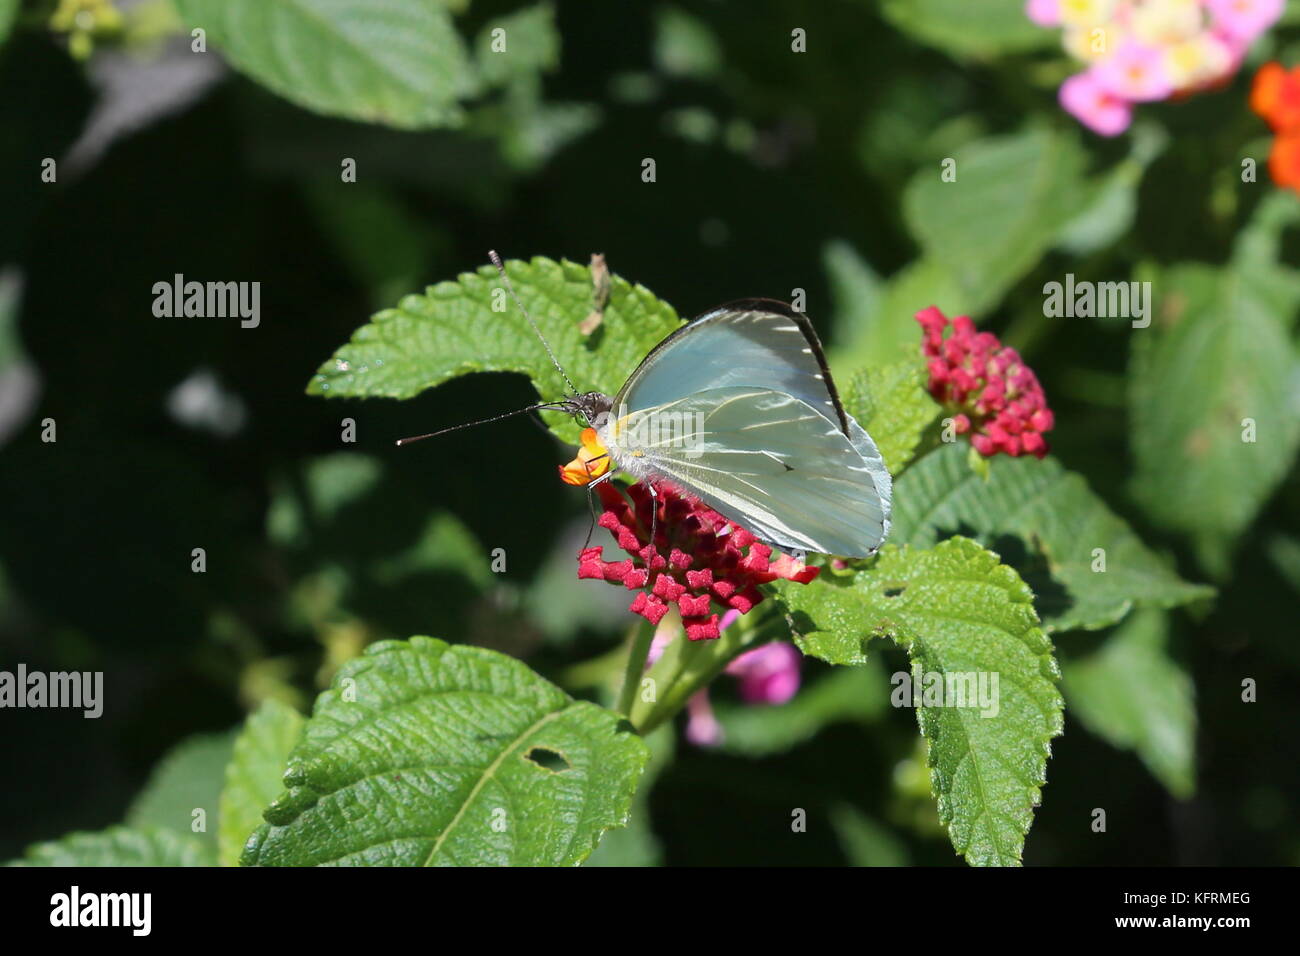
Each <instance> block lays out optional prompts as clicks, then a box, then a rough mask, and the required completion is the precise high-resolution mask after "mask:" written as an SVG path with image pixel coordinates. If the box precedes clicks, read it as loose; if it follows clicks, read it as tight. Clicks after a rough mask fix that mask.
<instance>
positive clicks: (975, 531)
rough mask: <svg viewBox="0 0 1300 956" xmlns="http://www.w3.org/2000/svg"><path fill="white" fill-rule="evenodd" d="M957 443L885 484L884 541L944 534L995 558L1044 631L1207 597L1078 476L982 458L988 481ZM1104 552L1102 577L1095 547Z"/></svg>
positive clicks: (922, 544) (1045, 463)
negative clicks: (1024, 587)
mask: <svg viewBox="0 0 1300 956" xmlns="http://www.w3.org/2000/svg"><path fill="white" fill-rule="evenodd" d="M965 449H966V445H965V444H964V443H954V444H951V445H941V446H940V447H939V448H936V449H935V450H934V451H933V452H931V453H930V454H928V455H926V456H925V457H923V458H921V459H920V460H919V461H917V462H915V463H914V464H913V465H912V467H910V468H909V469H908V470H907V471H906V472H904V474H903V475H902V476H901V477H900V478H899V479H898V482H897V484H896V485H895V486H894V528H893V531H892V540H893V541H894V542H895V543H896V544H908V545H912V546H913V547H917V548H928V547H930V546H932V545H933V544H934V543H935V542H937V541H940V540H942V539H943V538H946V537H948V536H949V535H952V534H964V535H968V536H970V537H973V538H975V539H976V540H978V541H980V543H982V544H984V545H985V546H986V547H989V548H992V549H993V550H994V551H997V552H998V553H999V554H1000V555H1002V559H1003V560H1004V561H1005V562H1006V563H1008V564H1010V565H1011V566H1012V567H1014V568H1016V570H1017V571H1018V572H1019V573H1020V575H1021V577H1023V578H1024V579H1025V580H1026V581H1028V582H1029V583H1030V584H1031V585H1032V586H1033V588H1034V592H1035V599H1036V601H1035V603H1036V605H1037V607H1038V613H1039V615H1040V616H1041V617H1042V618H1043V621H1044V624H1045V626H1046V627H1047V628H1048V629H1049V630H1061V631H1064V630H1070V629H1071V628H1086V629H1089V630H1095V629H1097V628H1102V627H1107V626H1109V625H1111V624H1114V623H1115V622H1116V621H1118V620H1119V619H1120V618H1122V617H1123V616H1124V615H1125V614H1127V613H1128V611H1129V609H1130V608H1132V607H1133V606H1134V605H1135V604H1141V605H1146V606H1154V607H1173V606H1175V605H1178V604H1184V603H1187V602H1189V601H1194V600H1198V599H1203V598H1206V597H1209V596H1210V595H1212V594H1213V593H1214V591H1213V589H1212V588H1209V587H1206V586H1205V585H1199V584H1189V583H1188V582H1186V581H1183V580H1182V579H1181V578H1179V577H1178V575H1177V574H1175V573H1174V572H1173V571H1172V570H1170V568H1169V567H1168V565H1167V564H1166V563H1165V562H1164V561H1163V560H1161V559H1160V558H1159V557H1157V556H1156V555H1155V554H1153V553H1152V552H1151V551H1150V550H1149V549H1148V548H1147V547H1146V546H1145V545H1144V544H1143V543H1142V542H1141V540H1140V539H1139V538H1138V536H1137V535H1136V534H1135V533H1134V532H1133V529H1132V528H1130V527H1129V526H1128V524H1127V523H1126V522H1125V521H1124V520H1123V519H1122V518H1120V517H1119V516H1117V515H1116V514H1115V513H1114V512H1112V511H1111V510H1110V509H1109V508H1108V507H1106V504H1105V502H1103V501H1102V500H1101V499H1100V498H1099V497H1097V495H1095V494H1094V493H1093V492H1092V490H1091V489H1089V488H1088V483H1087V482H1086V481H1085V480H1084V479H1083V477H1082V476H1080V475H1078V474H1075V473H1074V472H1071V471H1067V470H1066V469H1065V468H1063V467H1062V466H1061V464H1060V463H1059V462H1058V461H1056V460H1055V459H1054V458H1051V457H1048V458H1044V459H1043V460H1041V461H1039V460H1038V459H1035V458H1008V457H1006V456H1004V455H999V456H996V457H994V458H992V459H987V460H986V461H987V464H988V467H989V478H988V481H985V480H983V479H982V478H980V477H979V476H978V475H976V474H974V473H972V471H971V470H970V468H969V467H968V466H967V464H966V450H965ZM1098 548H1101V549H1102V550H1103V551H1104V559H1105V564H1104V567H1105V571H1094V570H1093V568H1094V567H1102V566H1103V565H1101V564H1100V563H1099V562H1100V560H1101V558H1100V556H1098V555H1097V554H1096V553H1095V551H1096V549H1098Z"/></svg>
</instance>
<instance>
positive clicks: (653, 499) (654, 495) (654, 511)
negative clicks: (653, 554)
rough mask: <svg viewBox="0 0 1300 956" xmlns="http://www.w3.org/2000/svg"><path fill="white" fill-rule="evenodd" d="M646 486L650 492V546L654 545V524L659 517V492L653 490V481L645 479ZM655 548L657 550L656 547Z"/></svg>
mask: <svg viewBox="0 0 1300 956" xmlns="http://www.w3.org/2000/svg"><path fill="white" fill-rule="evenodd" d="M645 486H646V488H647V489H648V490H649V492H650V547H652V548H654V547H655V526H656V524H657V523H658V519H659V492H657V491H655V485H654V482H653V481H651V480H650V479H648V478H647V479H646V483H645ZM656 550H658V549H657V548H656Z"/></svg>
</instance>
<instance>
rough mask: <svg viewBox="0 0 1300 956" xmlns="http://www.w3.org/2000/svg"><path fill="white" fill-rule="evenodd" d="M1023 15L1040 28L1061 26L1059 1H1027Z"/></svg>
mask: <svg viewBox="0 0 1300 956" xmlns="http://www.w3.org/2000/svg"><path fill="white" fill-rule="evenodd" d="M1025 15H1026V16H1028V17H1029V19H1031V20H1033V21H1034V22H1035V23H1037V24H1038V25H1039V26H1040V27H1056V26H1060V25H1061V0H1028V2H1027V3H1026V4H1025Z"/></svg>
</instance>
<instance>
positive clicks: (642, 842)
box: [582, 724, 677, 866]
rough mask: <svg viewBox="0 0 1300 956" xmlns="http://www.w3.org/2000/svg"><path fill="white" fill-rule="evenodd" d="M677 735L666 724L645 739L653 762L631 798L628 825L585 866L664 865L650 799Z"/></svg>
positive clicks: (604, 840)
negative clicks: (651, 813)
mask: <svg viewBox="0 0 1300 956" xmlns="http://www.w3.org/2000/svg"><path fill="white" fill-rule="evenodd" d="M675 734H676V731H675V730H674V729H673V727H672V725H671V724H666V725H664V726H662V727H660V728H659V729H658V730H655V731H654V732H652V733H651V734H650V736H648V737H647V738H646V746H647V747H648V748H649V749H650V759H649V761H647V763H646V766H645V771H644V772H643V773H642V774H641V782H640V784H639V785H638V786H637V788H636V795H635V796H634V797H633V798H632V811H631V813H630V814H629V815H628V821H627V825H626V826H621V827H616V828H615V829H613V830H608V831H606V833H605V835H604V836H603V837H601V838H600V844H599V845H598V846H597V847H596V849H595V850H594V851H592V854H591V856H589V857H587V859H586V860H584V861H583V864H582V865H583V866H658V865H659V864H660V862H662V857H663V849H662V847H661V846H660V844H659V838H658V837H657V836H656V835H655V831H654V826H653V821H652V819H651V815H650V795H651V793H652V792H653V790H654V785H655V781H657V780H658V779H659V775H660V774H661V773H663V771H664V769H665V768H666V767H668V766H669V765H670V764H671V763H672V762H673V754H674V752H675V750H676V748H677V744H676V737H675V736H674V735H675Z"/></svg>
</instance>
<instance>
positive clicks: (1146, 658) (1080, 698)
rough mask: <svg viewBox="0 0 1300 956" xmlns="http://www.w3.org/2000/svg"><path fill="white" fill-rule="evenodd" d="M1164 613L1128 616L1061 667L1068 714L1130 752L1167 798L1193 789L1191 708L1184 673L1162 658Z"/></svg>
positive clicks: (1165, 628)
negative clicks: (1099, 643)
mask: <svg viewBox="0 0 1300 956" xmlns="http://www.w3.org/2000/svg"><path fill="white" fill-rule="evenodd" d="M1168 633H1169V622H1168V615H1167V614H1166V613H1165V612H1163V611H1155V610H1146V611H1139V612H1138V613H1136V614H1134V615H1132V616H1131V617H1129V618H1128V619H1127V620H1126V621H1125V622H1124V623H1123V624H1121V625H1120V626H1119V627H1118V628H1116V629H1115V631H1114V633H1112V634H1111V635H1110V636H1109V637H1108V638H1107V639H1106V643H1105V644H1103V645H1102V646H1101V648H1100V649H1098V650H1097V651H1096V652H1094V653H1092V654H1090V655H1088V656H1087V657H1084V658H1081V659H1078V660H1070V659H1068V658H1067V659H1065V660H1063V661H1062V662H1061V670H1062V674H1063V677H1062V686H1063V687H1064V688H1065V699H1066V700H1067V701H1068V702H1069V705H1070V713H1071V714H1073V715H1074V716H1076V717H1078V718H1079V720H1080V721H1081V722H1082V723H1083V725H1084V726H1085V727H1087V728H1088V729H1089V730H1091V731H1092V732H1093V733H1095V734H1097V735H1098V736H1099V737H1102V738H1103V739H1105V740H1107V741H1109V742H1110V743H1111V744H1113V745H1114V746H1116V747H1119V748H1122V749H1124V750H1133V751H1136V752H1137V755H1138V756H1139V757H1141V758H1142V762H1143V763H1144V764H1146V765H1147V767H1148V769H1150V771H1151V772H1152V773H1153V774H1154V775H1155V776H1156V778H1157V779H1158V780H1159V781H1160V782H1161V783H1163V784H1164V785H1165V787H1166V788H1167V789H1168V790H1169V792H1170V793H1172V794H1173V795H1174V796H1176V797H1179V798H1181V799H1184V800H1185V799H1187V798H1188V797H1190V796H1191V795H1192V793H1193V791H1194V790H1195V789H1196V704H1195V700H1194V697H1193V688H1192V680H1191V677H1190V676H1189V675H1188V673H1187V671H1186V670H1185V669H1184V668H1183V667H1182V666H1181V665H1179V664H1178V663H1177V662H1176V661H1174V660H1173V659H1172V658H1171V657H1170V656H1169V651H1168V648H1167V646H1166V645H1167V643H1168Z"/></svg>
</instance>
